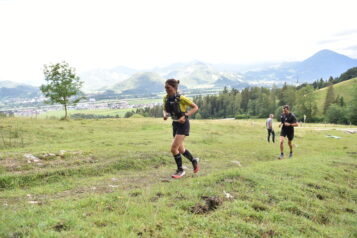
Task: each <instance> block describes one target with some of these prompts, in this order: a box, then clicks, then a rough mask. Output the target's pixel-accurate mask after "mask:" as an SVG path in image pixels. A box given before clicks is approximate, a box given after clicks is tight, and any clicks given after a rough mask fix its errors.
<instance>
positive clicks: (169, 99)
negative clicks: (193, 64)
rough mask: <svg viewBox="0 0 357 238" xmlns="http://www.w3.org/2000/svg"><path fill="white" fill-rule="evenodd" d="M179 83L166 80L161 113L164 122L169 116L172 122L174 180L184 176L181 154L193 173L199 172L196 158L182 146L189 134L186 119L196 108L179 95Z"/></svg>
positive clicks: (188, 123)
mask: <svg viewBox="0 0 357 238" xmlns="http://www.w3.org/2000/svg"><path fill="white" fill-rule="evenodd" d="M179 83H180V81H179V80H176V79H168V80H166V82H165V90H166V93H167V95H166V96H164V111H163V119H164V120H167V118H168V117H169V116H171V118H172V120H173V122H172V131H173V137H174V139H173V141H172V144H171V153H172V155H173V157H174V159H175V162H176V165H177V170H176V173H175V174H173V175H172V176H171V177H172V178H175V179H177V178H182V176H184V175H185V171H184V169H183V168H182V158H181V154H182V155H183V156H185V157H186V158H187V159H188V160H189V161H190V162H191V163H192V166H193V172H194V173H197V172H198V171H199V165H198V158H194V157H193V156H192V154H191V153H190V151H189V150H187V149H186V148H185V146H184V140H185V137H186V136H189V134H190V121H189V119H188V117H189V116H191V115H193V114H194V113H195V112H197V110H198V106H197V105H196V104H195V103H193V102H192V101H191V100H190V99H188V98H187V97H185V96H182V95H180V94H179V92H178V85H179ZM187 107H191V110H190V111H187Z"/></svg>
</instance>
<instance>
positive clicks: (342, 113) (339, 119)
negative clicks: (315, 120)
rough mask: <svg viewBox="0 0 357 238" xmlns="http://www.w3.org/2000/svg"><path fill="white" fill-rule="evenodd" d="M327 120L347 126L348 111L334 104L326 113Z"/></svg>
mask: <svg viewBox="0 0 357 238" xmlns="http://www.w3.org/2000/svg"><path fill="white" fill-rule="evenodd" d="M326 120H327V121H328V122H330V123H335V124H347V123H348V116H347V110H346V108H344V107H341V106H339V105H337V104H332V105H331V106H330V107H329V108H328V109H327V111H326Z"/></svg>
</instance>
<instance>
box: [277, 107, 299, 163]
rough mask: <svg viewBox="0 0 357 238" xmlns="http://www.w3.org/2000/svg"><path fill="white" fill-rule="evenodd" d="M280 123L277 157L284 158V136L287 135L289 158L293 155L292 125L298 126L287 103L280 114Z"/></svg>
mask: <svg viewBox="0 0 357 238" xmlns="http://www.w3.org/2000/svg"><path fill="white" fill-rule="evenodd" d="M280 118H281V123H280V125H279V128H280V127H281V126H283V127H282V128H281V131H280V156H279V159H283V158H284V138H285V136H286V137H288V144H289V147H290V154H289V158H292V157H293V145H292V141H293V139H294V127H295V126H298V124H297V122H296V117H295V115H294V114H293V113H291V112H290V108H289V106H288V105H285V106H283V113H282V114H281V117H280Z"/></svg>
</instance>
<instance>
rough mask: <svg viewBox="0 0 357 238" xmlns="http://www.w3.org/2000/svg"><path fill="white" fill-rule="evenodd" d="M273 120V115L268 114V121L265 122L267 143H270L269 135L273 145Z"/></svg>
mask: <svg viewBox="0 0 357 238" xmlns="http://www.w3.org/2000/svg"><path fill="white" fill-rule="evenodd" d="M273 118H274V114H270V115H269V117H268V119H267V120H266V123H265V124H266V127H267V130H268V142H269V143H270V134H271V135H272V140H273V143H275V132H274V128H273Z"/></svg>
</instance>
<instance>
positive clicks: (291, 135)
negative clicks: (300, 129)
mask: <svg viewBox="0 0 357 238" xmlns="http://www.w3.org/2000/svg"><path fill="white" fill-rule="evenodd" d="M280 136H283V137H285V136H286V137H288V140H293V139H294V131H286V130H281V131H280Z"/></svg>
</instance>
